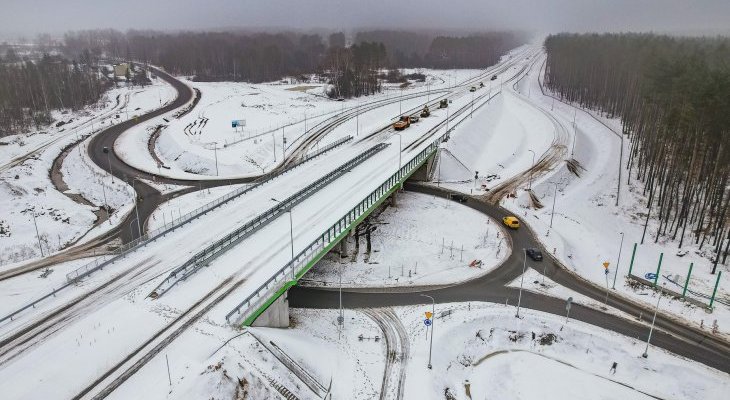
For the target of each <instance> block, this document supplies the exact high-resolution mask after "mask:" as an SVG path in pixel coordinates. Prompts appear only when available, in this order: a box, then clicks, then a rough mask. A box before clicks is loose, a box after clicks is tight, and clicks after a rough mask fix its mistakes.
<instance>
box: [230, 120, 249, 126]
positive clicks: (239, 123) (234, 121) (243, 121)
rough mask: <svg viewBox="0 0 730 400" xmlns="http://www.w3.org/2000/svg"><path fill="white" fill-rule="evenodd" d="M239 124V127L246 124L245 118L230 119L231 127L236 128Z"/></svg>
mask: <svg viewBox="0 0 730 400" xmlns="http://www.w3.org/2000/svg"><path fill="white" fill-rule="evenodd" d="M239 126H240V127H244V126H246V120H245V119H234V120H233V121H231V128H236V127H239Z"/></svg>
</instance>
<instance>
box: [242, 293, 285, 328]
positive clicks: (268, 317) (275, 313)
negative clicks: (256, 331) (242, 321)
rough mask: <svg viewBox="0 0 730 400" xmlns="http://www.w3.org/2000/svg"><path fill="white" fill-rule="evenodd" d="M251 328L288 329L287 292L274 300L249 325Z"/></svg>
mask: <svg viewBox="0 0 730 400" xmlns="http://www.w3.org/2000/svg"><path fill="white" fill-rule="evenodd" d="M251 326H264V327H267V328H288V327H289V291H286V292H284V294H282V295H281V296H279V298H278V299H276V300H275V301H274V302H273V303H271V305H270V306H269V308H267V309H266V311H264V312H263V314H261V315H259V317H258V318H256V320H255V321H254V322H253V324H251Z"/></svg>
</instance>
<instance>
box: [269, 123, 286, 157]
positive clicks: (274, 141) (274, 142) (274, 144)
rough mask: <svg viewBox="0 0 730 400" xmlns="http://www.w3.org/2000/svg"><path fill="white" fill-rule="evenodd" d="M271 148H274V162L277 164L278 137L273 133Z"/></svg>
mask: <svg viewBox="0 0 730 400" xmlns="http://www.w3.org/2000/svg"><path fill="white" fill-rule="evenodd" d="M282 129H284V128H282ZM271 146H272V147H273V148H274V162H276V136H275V133H274V132H271Z"/></svg>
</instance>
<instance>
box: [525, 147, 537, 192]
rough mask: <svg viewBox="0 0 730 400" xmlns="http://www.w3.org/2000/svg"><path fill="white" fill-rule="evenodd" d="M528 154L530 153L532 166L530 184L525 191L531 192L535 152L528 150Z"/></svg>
mask: <svg viewBox="0 0 730 400" xmlns="http://www.w3.org/2000/svg"><path fill="white" fill-rule="evenodd" d="M527 151H529V152H530V153H532V166H530V182H529V184H528V186H527V190H532V169H533V168H535V152H534V151H532V150H530V149H528V150H527Z"/></svg>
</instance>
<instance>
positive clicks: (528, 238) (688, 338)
mask: <svg viewBox="0 0 730 400" xmlns="http://www.w3.org/2000/svg"><path fill="white" fill-rule="evenodd" d="M406 189H408V190H412V191H415V192H419V193H425V194H429V195H434V196H439V197H442V198H447V197H448V195H450V194H452V193H456V192H452V191H449V190H446V189H443V188H437V187H432V186H426V185H420V184H412V183H406ZM465 205H466V206H468V207H471V208H473V209H475V210H477V211H479V212H482V213H484V214H486V215H488V216H489V217H491V218H493V219H495V220H497V221H501V219H502V217H504V216H506V215H508V214H510V215H511V214H512V213H511V212H509V211H507V210H505V209H503V208H502V207H499V206H495V205H492V204H489V203H487V202H485V201H483V200H479V199H477V198H474V197H468V201H467V202H466V203H465ZM509 233H510V238H511V240H512V248H513V249H522V248H540V249H542V251H543V254H545V255H549V253H548V252H547V251H546V250H545V249H544V248H543V246H542V245H541V244H540V243H539V242H538V241H537V240H536V239H535V238H534V237H533V235H532V232H531V231H530V230H529V228H527V226H525V225H524V224H523V227H522V228H520V229H518V230H510V231H509ZM522 257H523V256H522V252H521V251H516V252H512V254H511V255H510V256H509V257H508V258H507V260H505V261H504V262H503V263H502V265H501V266H499V267H498V268H497V269H495V270H494V271H492V272H490V273H488V274H486V275H484V276H482V277H479V278H476V279H474V280H472V281H469V282H465V283H462V284H456V285H453V286H449V287H442V288H438V289H433V290H424V291H421V292H397V293H393V292H392V291H388V292H385V291H384V292H381V293H375V292H373V291H372V290H369V291H368V292H359V291H357V290H356V289H355V290H353V289H343V293H342V303H343V304H344V305H345V306H346V307H348V308H368V307H392V306H403V305H414V304H423V297H421V296H420V293H427V294H429V295H430V296H433V297H434V298H435V299H436V301H437V302H438V303H449V302H467V301H486V302H492V303H499V304H504V303H505V302H508V303H509V304H512V305H516V304H517V297H518V292H519V290H518V289H516V288H512V287H508V286H507V285H508V284H509V283H510V282H512V281H514V280H515V279H517V278H518V277H519V276H520V275H521V274H522V265H523V258H522ZM530 263H532V262H530ZM530 263H528V265H529V264H530ZM542 267H546V268H545V274H546V276H547V277H548V278H550V279H552V280H553V281H554V282H556V283H558V284H560V285H562V286H564V287H566V288H568V289H571V290H573V291H575V292H577V293H580V294H582V295H585V296H587V297H590V298H592V299H594V300H597V301H599V302H601V303H602V302H603V301H604V299H605V295H606V291H605V289H604V288H601V287H599V286H597V285H595V284H593V283H591V282H589V281H586V280H584V279H582V278H580V277H578V276H576V275H574V274H572V273H570V272H569V271H568V270H567V268H565V267H564V266H563V265H562V264H560V263H559V262H558V261H557V260H555V259H553V258H552V257H549V256H548V257H546V258H545V260H544V261H543V262H542V263H540V268H537V269H536V270H537V271H538V272H539V273H542ZM608 303H609V305H610V306H612V307H614V308H615V309H617V310H619V311H623V312H625V313H627V314H629V315H636V316H638V315H640V314H643V315H645V316H651V315H653V312H654V310H653V308H651V307H646V306H644V305H641V304H638V303H636V302H633V301H631V300H629V299H627V298H624V297H620V296H619V295H618V294H616V293H613V294H612V295H611V296H610V297H609V300H608ZM289 304H290V306H291V307H295V308H296V307H302V308H330V309H332V308H338V307H339V297H338V293H337V291H333V290H328V289H322V288H305V287H301V286H295V287H293V288H292V289H290V291H289ZM521 306H522V307H525V308H529V309H534V310H539V311H544V312H548V313H551V314H556V315H565V300H564V299H559V298H555V297H550V296H546V295H541V294H536V293H533V292H529V291H526V290H523V292H522V301H521ZM570 317H571V319H577V320H580V321H583V322H586V323H589V324H592V325H595V326H599V327H601V328H604V329H608V330H611V331H614V332H617V333H620V334H623V335H626V336H630V337H633V338H637V339H639V340H646V337H647V335H648V333H649V326H648V325H647V324H644V323H640V322H637V321H632V320H629V319H626V318H623V317H619V316H615V315H611V314H607V313H604V312H602V311H600V310H596V309H593V308H589V307H586V306H583V305H580V304H574V305H573V308H571V311H570ZM647 318H648V317H647ZM656 328H657V329H655V330H654V333H653V334H652V338H651V344H652V345H653V346H657V347H661V348H663V349H666V350H669V351H671V352H673V353H675V354H678V355H680V356H683V357H686V358H688V359H691V360H694V361H697V362H700V363H702V364H705V365H708V366H710V367H713V368H716V369H718V370H721V371H723V372H726V373H730V344H728V343H727V342H726V341H724V340H722V339H719V338H716V337H713V336H710V335H708V334H706V333H704V332H702V331H700V330H698V329H695V328H693V327H690V326H686V325H685V324H683V323H682V322H681V321H678V320H676V319H673V318H672V317H671V316H669V315H667V314H664V313H660V314H657V317H656ZM637 356H638V354H637Z"/></svg>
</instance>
